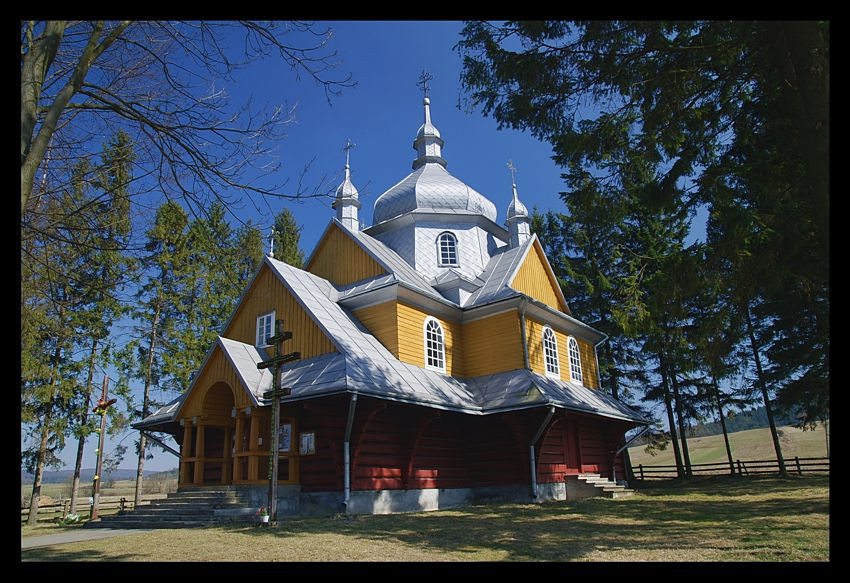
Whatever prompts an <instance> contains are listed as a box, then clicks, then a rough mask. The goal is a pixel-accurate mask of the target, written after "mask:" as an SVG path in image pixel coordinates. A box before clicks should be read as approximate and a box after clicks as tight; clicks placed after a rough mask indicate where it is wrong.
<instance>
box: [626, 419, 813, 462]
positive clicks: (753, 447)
mask: <svg viewBox="0 0 850 583" xmlns="http://www.w3.org/2000/svg"><path fill="white" fill-rule="evenodd" d="M779 431H781V432H782V435H781V436H780V438H779V444H780V446H781V447H782V455H783V456H784V457H785V458H786V459H789V458H793V457H794V456H799V457H801V458H802V457H826V437H825V436H824V432H823V427H822V426H818V428H817V429H816V430H814V431H803V430H801V429H797V428H796V427H790V426H786V427H780V428H779ZM729 444H730V446H731V448H732V458H733V459H739V460H743V461H747V460H770V459H776V453H775V452H774V450H773V440H772V439H771V437H770V429H768V428H763V429H749V430H747V431H738V432H736V433H730V434H729ZM688 451H689V453H690V455H691V463H694V464H707V463H714V462H725V461H727V457H726V446H725V445H724V443H723V435H722V434H721V435H710V436H708V437H689V438H688ZM629 457H630V458H631V461H632V466H633V467H637V465H638V464H643V465H645V466H647V465H651V466H658V465H673V464H675V460H674V457H673V447H672V445H668V446H667V449H666V450H664V451H662V452H659V453H658V455H656V456H652V455H650V454H648V453H646V451H644V446H638V447H631V448H629Z"/></svg>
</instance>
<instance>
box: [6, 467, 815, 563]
mask: <svg viewBox="0 0 850 583" xmlns="http://www.w3.org/2000/svg"><path fill="white" fill-rule="evenodd" d="M828 513H829V482H828V479H827V478H821V477H804V478H785V479H780V478H748V479H741V478H737V479H735V478H709V479H703V480H694V481H693V482H691V483H689V484H685V485H682V484H675V483H673V482H666V483H664V484H661V485H659V486H656V487H653V488H649V489H645V490H642V491H641V492H639V493H638V494H637V495H635V496H633V497H631V498H625V499H620V500H607V499H598V498H597V499H591V500H585V501H582V502H579V503H571V504H567V503H549V504H542V505H532V504H496V505H487V506H472V507H466V508H461V509H453V510H443V511H438V512H428V513H416V514H396V515H389V516H358V517H355V518H352V519H346V518H310V519H298V520H285V521H282V523H281V527H280V528H279V529H262V528H257V527H250V526H229V527H214V528H204V529H192V530H160V531H152V532H150V533H145V534H142V535H136V536H129V537H120V536H119V537H113V538H109V539H103V540H97V541H92V542H81V543H69V544H64V545H57V546H54V547H49V548H39V549H32V550H29V551H22V552H21V558H22V560H24V561H101V560H107V561H187V560H190V561H261V560H262V561H325V562H326V561H828V560H829V530H828V529H829V514H828Z"/></svg>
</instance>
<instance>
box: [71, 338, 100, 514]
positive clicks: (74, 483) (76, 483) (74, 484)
mask: <svg viewBox="0 0 850 583" xmlns="http://www.w3.org/2000/svg"><path fill="white" fill-rule="evenodd" d="M96 357H97V339H94V340H92V346H91V356H90V357H89V374H88V380H87V381H86V400H85V403H84V405H83V414H82V416H81V418H80V426H81V427H85V425H86V422H87V421H88V418H89V405H91V388H92V387H91V383H92V378H93V377H94V361H95V358H96ZM85 447H86V436H85V435H84V434H82V433H81V434H80V440H79V441H78V442H77V460H76V462H75V463H74V477H73V479H72V480H71V510H70V512H71V514H76V513H77V494H78V493H79V491H80V472H81V471H82V467H83V451H84V450H85Z"/></svg>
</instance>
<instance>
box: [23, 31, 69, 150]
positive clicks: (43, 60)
mask: <svg viewBox="0 0 850 583" xmlns="http://www.w3.org/2000/svg"><path fill="white" fill-rule="evenodd" d="M66 24H67V23H66V22H65V21H64V20H50V21H48V22H47V23H45V25H44V32H42V33H41V34H40V35H39V36H38V38H36V39H33V38H32V33H33V28H34V26H35V23H33V22H30V23H29V29H28V30H27V52H26V53H25V54H24V55H23V58H22V59H21V166H23V165H24V161H25V160H26V159H27V155H28V154H29V151H30V145H31V144H32V134H33V131H34V130H35V124H36V119H37V118H38V100H39V98H40V97H41V87H42V83H44V76H45V75H46V74H47V70H48V69H49V68H50V65H52V64H53V59H55V58H56V51H58V50H59V44H60V43H61V42H62V37H63V36H64V35H65V26H66Z"/></svg>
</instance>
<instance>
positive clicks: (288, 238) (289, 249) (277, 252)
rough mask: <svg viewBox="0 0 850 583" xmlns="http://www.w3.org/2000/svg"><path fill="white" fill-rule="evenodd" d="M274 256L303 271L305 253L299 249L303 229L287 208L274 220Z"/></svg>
mask: <svg viewBox="0 0 850 583" xmlns="http://www.w3.org/2000/svg"><path fill="white" fill-rule="evenodd" d="M274 233H275V234H274V256H275V259H277V260H278V261H283V262H284V263H288V264H289V265H291V266H293V267H297V268H299V269H301V266H302V265H303V264H304V252H303V251H301V249H300V247H299V242H300V240H301V227H299V226H298V223H296V222H295V216H294V215H293V214H292V212H291V211H290V210H289V209H288V208H285V209H283V210H282V211H280V212H279V213H278V214H277V216H276V217H275V218H274Z"/></svg>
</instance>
